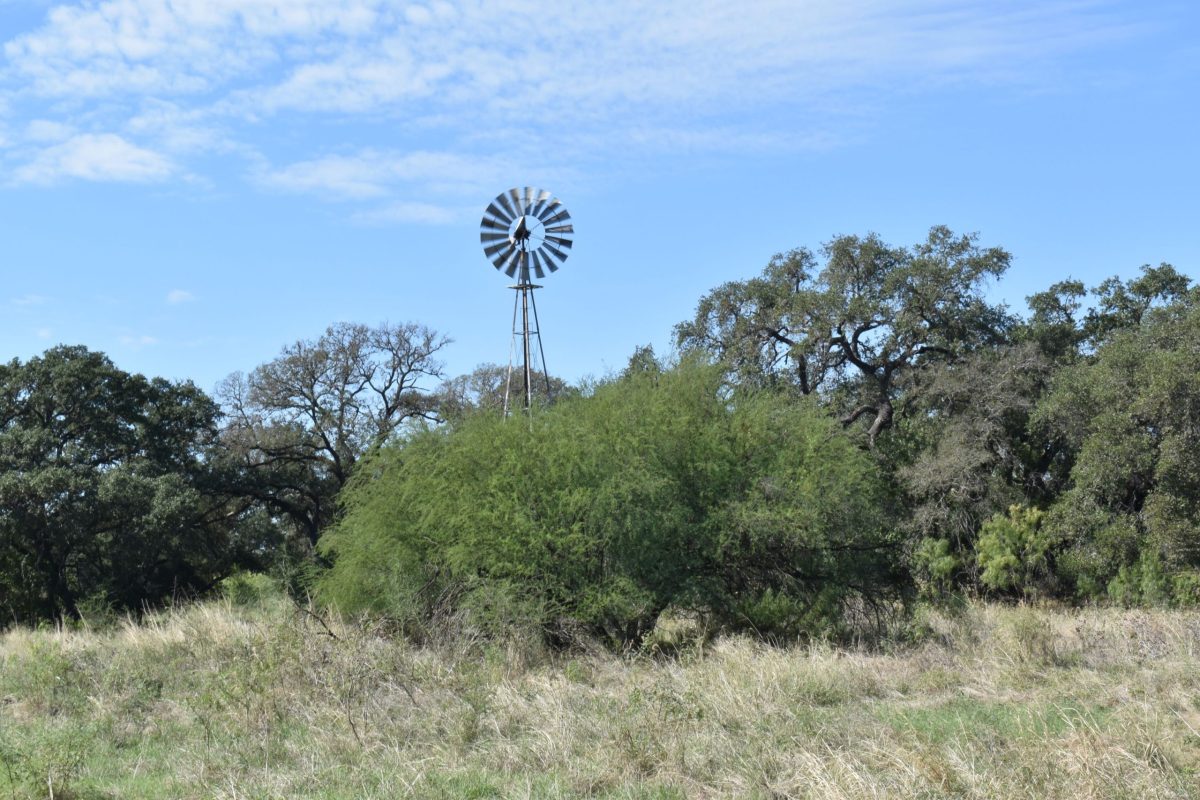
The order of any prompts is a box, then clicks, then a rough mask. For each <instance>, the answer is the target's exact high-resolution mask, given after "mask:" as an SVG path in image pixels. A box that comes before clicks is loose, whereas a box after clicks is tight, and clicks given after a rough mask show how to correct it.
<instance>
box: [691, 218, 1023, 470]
mask: <svg viewBox="0 0 1200 800" xmlns="http://www.w3.org/2000/svg"><path fill="white" fill-rule="evenodd" d="M822 254H823V255H824V256H825V265H824V266H823V267H821V268H820V270H819V271H817V262H816V259H815V258H814V256H813V255H812V253H811V252H809V251H808V250H806V249H798V250H793V251H791V252H789V253H785V254H781V255H777V256H775V257H774V258H773V259H772V260H771V262H770V263H769V264H768V265H767V268H766V270H764V272H763V274H762V276H761V277H759V278H755V279H752V280H749V281H739V282H733V283H727V284H725V285H723V286H721V287H718V288H717V289H715V290H714V291H713V292H711V293H710V294H709V295H707V296H706V297H704V298H703V299H702V300H701V301H700V304H699V307H698V309H697V312H696V316H695V318H694V319H693V320H692V321H691V322H686V323H683V324H681V325H679V326H678V327H677V328H676V339H677V342H678V344H679V345H680V346H681V347H683V348H685V349H701V350H705V351H707V352H709V353H711V354H712V355H713V356H715V357H716V358H717V359H718V360H719V361H720V362H721V363H723V364H725V365H726V367H727V369H728V370H729V371H730V373H731V374H732V375H733V376H734V377H735V378H736V379H737V380H738V382H739V383H741V384H743V385H751V386H767V387H775V388H785V389H788V390H790V391H792V392H794V393H796V394H800V395H809V394H817V395H821V396H824V397H827V398H830V397H833V396H835V395H836V397H837V402H838V403H839V404H840V405H842V406H843V408H842V413H843V416H842V422H843V424H845V425H847V426H849V425H851V424H853V423H855V422H857V421H858V420H860V419H867V420H869V424H868V427H867V437H868V441H869V442H870V443H871V445H872V446H874V445H875V443H876V441H877V439H878V437H879V435H880V433H881V432H882V431H883V430H885V429H887V428H889V427H890V426H891V425H892V422H893V418H894V416H895V403H896V399H897V395H898V393H899V390H900V388H901V386H902V381H903V379H904V378H905V376H906V375H907V373H909V372H911V371H913V370H915V369H919V368H920V367H922V366H924V365H925V364H928V363H932V362H936V361H940V360H947V359H952V358H954V357H956V356H958V355H960V354H961V353H963V352H966V351H969V350H971V349H973V348H976V347H979V346H981V345H985V344H991V343H994V342H996V341H998V340H999V339H1000V338H1002V334H1003V332H1004V331H1005V329H1006V328H1007V327H1008V326H1009V325H1010V324H1011V321H1010V320H1009V319H1008V317H1007V315H1006V314H1005V313H1004V312H1003V311H1002V309H999V308H996V307H993V306H990V305H988V304H987V302H986V301H985V300H984V298H983V296H982V289H983V284H984V282H985V281H986V280H987V279H989V278H994V277H998V276H999V275H1001V274H1002V273H1003V272H1004V271H1005V270H1006V269H1007V267H1008V263H1009V254H1008V253H1007V252H1005V251H1004V250H1002V249H1000V248H988V249H983V248H980V247H979V246H978V245H977V244H976V236H975V235H973V234H972V235H965V236H955V235H954V234H953V233H951V231H950V230H948V229H947V228H944V227H935V228H932V229H931V230H930V232H929V236H928V238H927V239H926V241H924V242H922V243H920V244H917V245H915V246H914V247H912V248H899V247H892V246H890V245H887V244H885V243H884V242H883V241H882V240H881V239H880V238H879V237H878V236H876V235H875V234H870V235H868V236H866V237H858V236H839V237H837V238H835V239H833V240H831V241H829V242H828V243H826V244H825V246H824V247H823V248H822Z"/></svg>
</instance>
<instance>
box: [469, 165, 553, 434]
mask: <svg viewBox="0 0 1200 800" xmlns="http://www.w3.org/2000/svg"><path fill="white" fill-rule="evenodd" d="M574 235H575V229H574V227H573V226H572V225H571V215H570V214H568V213H567V209H566V207H565V206H563V204H562V203H561V202H560V201H559V200H558V199H557V198H555V197H554V196H553V195H552V194H550V192H546V191H543V190H541V189H534V188H532V187H530V186H526V187H525V188H524V189H509V190H508V191H507V192H504V193H503V194H501V195H499V196H498V197H496V199H495V200H493V201H492V202H491V204H489V205H488V207H487V210H486V211H484V212H483V220H482V221H481V222H480V223H479V241H480V242H481V243H482V244H483V254H484V255H485V256H487V257H488V259H489V260H490V261H491V262H492V264H493V265H495V267H496V269H498V270H500V271H501V272H503V273H504V274H505V275H507V276H508V277H510V278H514V277H515V278H516V281H517V282H516V283H515V284H513V285H512V286H510V287H509V288H510V289H515V290H516V295H514V297H513V325H512V346H511V348H510V349H509V359H508V376H507V378H506V379H505V382H504V414H505V416H507V415H508V409H509V397H510V390H511V388H512V375H513V361H514V356H515V354H516V349H517V342H518V337H520V339H519V341H520V343H521V353H522V359H521V365H522V366H521V374H522V376H523V377H524V382H523V385H524V393H523V394H524V397H523V408H524V409H525V412H526V413H529V411H530V409H531V408H532V406H533V360H532V357H531V356H532V354H533V348H532V340H533V339H534V338H536V339H537V353H538V355H539V356H541V364H542V375H543V377H545V379H546V397H547V399H549V397H550V375H549V373H548V372H547V370H546V352H545V350H544V348H543V347H542V334H541V327H540V325H539V323H538V317H537V302H536V301H535V300H534V297H533V290H534V289H540V288H542V287H541V285H540V284H536V283H534V282H533V278H534V277H536V278H537V279H538V280H542V279H544V278H545V277H546V273H547V272H557V271H558V268H559V267H560V266H562V263H563V262H564V261H566V260H567V252H566V251H568V250H570V249H571V244H572V239H573V238H574ZM531 309H532V311H533V325H532V327H531V326H530V324H529V323H530V319H529V312H530V310H531ZM518 310H520V312H521V324H520V327H519V328H518V327H517V311H518Z"/></svg>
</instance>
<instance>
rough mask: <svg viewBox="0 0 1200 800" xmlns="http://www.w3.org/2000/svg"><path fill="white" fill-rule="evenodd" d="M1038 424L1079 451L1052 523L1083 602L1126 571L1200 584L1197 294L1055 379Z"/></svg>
mask: <svg viewBox="0 0 1200 800" xmlns="http://www.w3.org/2000/svg"><path fill="white" fill-rule="evenodd" d="M1140 302H1141V301H1139V303H1140ZM1130 325H1132V322H1130ZM1034 423H1035V424H1036V425H1037V426H1039V427H1041V428H1042V429H1043V430H1045V431H1046V433H1047V435H1050V436H1053V437H1056V438H1058V439H1059V440H1061V441H1062V442H1063V444H1064V446H1066V447H1069V448H1070V449H1071V450H1072V451H1073V452H1074V454H1075V457H1074V460H1073V463H1072V464H1071V465H1070V471H1069V474H1068V475H1067V476H1065V480H1066V481H1067V484H1068V486H1067V489H1066V491H1065V492H1064V493H1063V494H1062V495H1061V497H1059V498H1058V499H1057V501H1056V502H1055V503H1054V504H1053V505H1052V506H1051V507H1050V509H1049V513H1048V515H1047V517H1046V522H1045V526H1046V528H1047V530H1048V531H1049V532H1050V533H1051V534H1052V535H1053V536H1054V537H1055V540H1056V542H1057V543H1058V547H1059V549H1060V551H1061V554H1060V556H1059V558H1058V565H1059V568H1060V571H1061V572H1062V573H1063V575H1064V577H1065V578H1066V579H1067V580H1068V581H1069V583H1070V584H1072V585H1073V586H1074V587H1075V589H1076V591H1077V593H1078V594H1080V595H1082V596H1085V597H1090V596H1098V595H1103V594H1104V593H1105V592H1106V591H1108V590H1109V588H1110V583H1111V582H1112V581H1113V580H1115V579H1117V578H1118V577H1120V572H1121V569H1122V568H1125V569H1126V571H1127V573H1129V571H1130V570H1134V569H1135V567H1136V568H1139V569H1143V571H1145V572H1146V573H1147V574H1149V573H1151V572H1154V571H1155V570H1158V569H1159V568H1160V567H1161V569H1162V570H1165V572H1166V573H1167V574H1169V575H1172V576H1175V577H1179V578H1181V579H1187V580H1191V579H1192V578H1187V576H1188V575H1189V574H1190V575H1192V576H1193V578H1194V577H1195V576H1196V575H1197V571H1198V570H1200V536H1198V535H1197V531H1198V530H1200V292H1198V291H1197V290H1195V289H1193V290H1191V291H1190V292H1188V293H1186V294H1179V295H1178V299H1176V300H1175V301H1174V302H1172V303H1169V304H1166V305H1161V306H1157V305H1156V306H1154V307H1148V308H1147V309H1146V310H1145V311H1144V312H1142V313H1141V314H1140V315H1139V316H1138V318H1137V324H1136V325H1132V327H1124V328H1122V329H1112V332H1111V333H1109V334H1107V339H1106V340H1105V341H1104V342H1103V343H1102V344H1101V345H1100V347H1099V348H1098V349H1097V350H1096V352H1095V354H1094V356H1093V357H1092V358H1090V359H1086V360H1081V361H1080V362H1079V363H1077V364H1075V365H1073V366H1071V367H1068V368H1066V369H1064V370H1062V371H1061V372H1060V374H1059V375H1058V376H1057V377H1056V378H1055V380H1054V383H1053V388H1052V391H1051V392H1050V393H1049V394H1048V396H1047V397H1046V398H1045V400H1044V401H1043V402H1042V403H1040V404H1039V406H1038V409H1037V412H1036V415H1035V417H1034ZM1138 565H1141V566H1140V567H1139V566H1138Z"/></svg>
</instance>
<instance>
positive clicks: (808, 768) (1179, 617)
mask: <svg viewBox="0 0 1200 800" xmlns="http://www.w3.org/2000/svg"><path fill="white" fill-rule="evenodd" d="M328 625H329V627H328V629H326V628H325V627H324V625H323V624H321V623H320V622H318V621H317V620H315V619H314V618H313V617H312V616H310V615H309V614H307V613H302V612H300V611H298V610H296V609H294V608H291V607H289V606H287V605H286V604H284V603H282V602H276V601H269V602H267V603H265V604H261V605H258V606H251V607H241V606H232V605H230V604H228V603H209V604H201V605H195V606H190V607H185V608H180V609H177V610H173V611H169V612H163V613H161V614H156V615H152V616H149V617H148V618H146V619H144V620H143V621H142V622H141V623H134V622H131V621H125V622H121V623H114V624H111V625H108V626H104V627H95V628H89V627H87V626H84V627H83V628H82V629H79V630H53V629H48V630H39V631H30V630H24V629H17V630H12V631H9V632H8V633H5V634H2V635H0V800H4V798H35V797H41V798H46V797H54V798H59V800H71V799H73V800H81V799H83V798H122V799H124V798H356V800H358V799H361V798H394V797H419V798H438V797H443V798H490V797H514V798H524V797H548V798H559V797H561V798H568V797H595V798H694V797H714V798H715V797H738V798H743V797H749V798H785V797H786V798H790V797H798V798H799V797H813V798H867V797H871V798H875V797H906V798H907V797H924V798H940V797H955V798H960V797H963V798H965V797H996V798H1026V797H1027V798H1039V799H1040V798H1059V797H1061V798H1072V800H1076V799H1078V798H1122V797H1127V798H1131V799H1132V798H1189V797H1200V613H1195V612H1169V611H1121V610H1100V609H1085V610H1076V611H1067V610H1050V609H1034V608H1011V607H1000V606H987V605H978V606H973V607H969V608H967V609H966V610H965V611H963V612H962V613H960V614H956V615H947V614H943V613H938V612H926V613H924V614H923V616H922V618H921V619H920V621H919V626H920V629H921V630H922V631H923V634H922V636H921V637H920V640H919V641H918V643H916V644H911V645H907V646H904V647H897V648H894V650H893V651H892V652H867V651H848V650H842V649H838V648H834V647H830V646H825V645H813V646H809V647H795V648H787V649H785V648H774V647H768V646H765V645H762V644H760V643H757V642H755V641H752V640H749V639H743V638H730V639H721V640H717V641H716V642H710V643H707V644H705V645H699V644H696V645H692V646H685V647H683V648H682V650H680V651H679V654H678V655H676V656H674V657H671V658H666V657H660V658H651V657H648V656H639V657H628V658H621V657H617V656H613V655H609V654H605V653H602V652H594V653H588V654H578V653H576V654H572V655H552V654H547V653H544V652H542V651H539V650H538V649H537V648H535V647H531V646H521V645H520V644H519V643H512V644H509V645H507V646H505V647H499V646H490V647H489V646H485V645H482V644H480V643H479V642H476V641H469V640H464V639H458V640H449V641H447V642H444V643H441V644H438V645H429V646H425V647H414V646H412V645H410V644H408V643H406V642H404V641H400V640H397V639H395V638H391V637H388V636H385V635H382V634H381V633H380V632H379V631H377V630H374V629H372V628H371V627H370V626H369V625H358V624H349V623H340V622H335V621H330V622H329V623H328Z"/></svg>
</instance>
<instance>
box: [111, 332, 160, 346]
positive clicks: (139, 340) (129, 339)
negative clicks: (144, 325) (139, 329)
mask: <svg viewBox="0 0 1200 800" xmlns="http://www.w3.org/2000/svg"><path fill="white" fill-rule="evenodd" d="M118 341H120V342H121V344H124V345H129V346H130V347H148V346H150V345H155V344H158V339H157V338H156V337H154V336H146V335H144V334H143V335H140V336H139V335H134V334H124V335H122V336H120V337H119V339H118Z"/></svg>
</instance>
